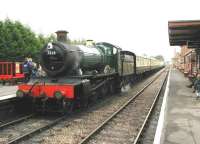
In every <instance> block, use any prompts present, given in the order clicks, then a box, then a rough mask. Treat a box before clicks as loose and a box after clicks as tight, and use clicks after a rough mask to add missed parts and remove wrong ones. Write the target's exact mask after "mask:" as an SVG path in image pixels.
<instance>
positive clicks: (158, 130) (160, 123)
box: [153, 68, 171, 144]
mask: <svg viewBox="0 0 200 144" xmlns="http://www.w3.org/2000/svg"><path fill="white" fill-rule="evenodd" d="M170 75H171V68H170V72H169V75H168V79H167V85H166V89H165V93H164V98H163V103H162V106H161V111H160V116H159V120H158V125H157V128H156V134H155V137H154V142H153V144H160V143H161V140H162V136H163V128H164V120H165V113H166V107H167V98H168V94H169V85H170Z"/></svg>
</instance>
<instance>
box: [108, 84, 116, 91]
mask: <svg viewBox="0 0 200 144" xmlns="http://www.w3.org/2000/svg"><path fill="white" fill-rule="evenodd" d="M109 92H110V94H114V93H115V92H116V91H115V86H114V83H113V82H111V83H110V85H109Z"/></svg>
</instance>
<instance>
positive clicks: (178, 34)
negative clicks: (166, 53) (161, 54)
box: [168, 20, 200, 48]
mask: <svg viewBox="0 0 200 144" xmlns="http://www.w3.org/2000/svg"><path fill="white" fill-rule="evenodd" d="M168 29H169V42H170V45H171V46H182V45H188V47H189V48H200V20H195V21H194V20H192V21H189V20H188V21H169V22H168Z"/></svg>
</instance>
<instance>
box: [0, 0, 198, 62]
mask: <svg viewBox="0 0 200 144" xmlns="http://www.w3.org/2000/svg"><path fill="white" fill-rule="evenodd" d="M6 17H8V18H10V19H12V20H19V21H21V22H22V23H23V24H25V25H28V26H30V27H31V29H32V30H33V31H35V32H36V33H43V34H45V35H48V34H51V33H54V32H55V31H57V30H67V31H69V37H70V38H71V39H79V38H80V39H81V38H84V39H93V40H95V41H96V42H99V41H106V42H110V43H113V44H115V45H118V46H120V47H121V48H123V49H126V50H130V51H132V52H135V53H136V54H139V55H142V54H144V53H145V54H147V55H148V56H154V55H158V54H162V55H163V56H164V57H165V59H167V60H169V59H170V58H171V57H172V56H173V54H174V48H173V47H170V46H169V40H168V20H193V19H200V2H198V0H188V1H184V0H0V20H3V19H5V18H6Z"/></svg>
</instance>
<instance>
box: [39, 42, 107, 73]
mask: <svg viewBox="0 0 200 144" xmlns="http://www.w3.org/2000/svg"><path fill="white" fill-rule="evenodd" d="M41 65H42V67H43V69H44V71H45V72H46V73H47V74H48V75H49V76H51V77H61V76H64V75H65V76H66V75H83V73H86V72H89V71H91V70H96V71H101V70H102V69H103V68H104V67H105V65H106V61H105V53H104V51H103V49H101V48H98V47H94V46H90V47H87V46H84V45H77V46H73V45H69V44H66V43H63V42H60V41H58V42H53V43H48V44H47V45H45V46H44V48H43V49H42V51H41Z"/></svg>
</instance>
